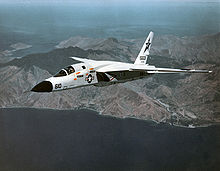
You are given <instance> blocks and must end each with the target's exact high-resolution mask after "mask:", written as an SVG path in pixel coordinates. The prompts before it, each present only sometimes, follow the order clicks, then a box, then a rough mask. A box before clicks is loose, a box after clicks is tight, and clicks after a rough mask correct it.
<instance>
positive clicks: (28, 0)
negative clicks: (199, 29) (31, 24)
mask: <svg viewBox="0 0 220 171" xmlns="http://www.w3.org/2000/svg"><path fill="white" fill-rule="evenodd" d="M150 1H151V2H183V1H185V2H220V0H139V1H136V0H0V3H90V4H91V5H92V4H94V3H96V4H97V3H98V4H103V3H104V4H105V3H123V2H124V3H143V2H150Z"/></svg>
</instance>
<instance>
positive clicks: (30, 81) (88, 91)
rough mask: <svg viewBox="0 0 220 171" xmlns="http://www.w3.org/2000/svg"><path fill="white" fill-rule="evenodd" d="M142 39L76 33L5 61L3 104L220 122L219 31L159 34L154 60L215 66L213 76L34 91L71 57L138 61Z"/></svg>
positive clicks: (163, 63) (157, 77) (161, 64)
mask: <svg viewBox="0 0 220 171" xmlns="http://www.w3.org/2000/svg"><path fill="white" fill-rule="evenodd" d="M143 41H144V39H141V40H130V39H124V40H117V39H115V38H108V39H91V38H82V37H72V38H70V39H68V40H65V41H62V42H61V43H60V44H59V45H57V46H56V48H57V49H55V50H53V51H51V52H48V53H41V54H31V55H28V56H25V57H23V58H21V59H14V60H11V61H10V62H6V63H2V64H0V79H1V83H0V107H36V108H53V109H81V108H88V109H92V110H96V111H98V112H100V114H104V115H111V116H115V117H120V118H124V117H135V118H139V119H151V120H155V121H158V122H169V123H170V122H172V123H173V124H176V125H184V126H189V125H195V126H201V125H207V124H213V123H219V122H220V65H219V64H220V50H219V47H220V33H218V34H215V35H205V36H201V37H182V38H180V37H175V36H155V39H154V41H153V45H152V51H151V56H150V58H149V63H150V64H153V65H155V66H158V67H173V68H175V67H181V68H196V69H210V70H212V71H213V73H211V74H161V75H154V76H151V77H149V78H144V79H141V80H136V81H131V82H127V83H123V84H117V85H111V86H107V87H95V86H90V87H83V88H77V89H72V90H66V91H62V92H54V93H34V92H30V91H29V90H30V89H31V88H32V87H33V86H34V85H35V84H36V83H38V82H40V81H42V80H44V79H45V78H48V77H49V76H51V75H53V74H55V73H56V72H57V71H58V70H59V69H60V68H63V67H64V66H66V65H69V64H71V63H76V61H73V60H71V59H69V58H68V57H69V56H81V57H87V58H91V59H97V60H116V61H124V62H133V61H134V60H135V58H136V56H137V54H138V52H139V49H140V48H141V46H142V43H143Z"/></svg>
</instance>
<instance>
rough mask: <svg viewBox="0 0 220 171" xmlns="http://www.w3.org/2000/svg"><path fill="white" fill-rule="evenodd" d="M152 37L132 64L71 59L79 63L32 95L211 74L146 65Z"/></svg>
mask: <svg viewBox="0 0 220 171" xmlns="http://www.w3.org/2000/svg"><path fill="white" fill-rule="evenodd" d="M153 36H154V33H153V32H150V33H149V35H148V37H147V39H146V41H145V42H144V45H143V47H142V48H141V51H140V52H139V54H138V56H137V58H136V60H135V62H134V63H133V64H132V63H124V62H116V61H96V60H91V59H85V58H79V57H70V58H72V59H74V60H77V61H80V62H81V63H78V64H73V65H70V66H67V67H65V68H64V69H61V70H60V72H58V73H57V74H56V75H54V76H53V77H50V78H48V79H46V80H45V81H43V82H40V83H39V84H37V85H36V86H35V87H33V88H32V90H31V91H34V92H52V91H58V90H66V89H72V88H77V87H83V86H90V85H94V86H107V85H111V84H116V83H124V82H126V81H131V80H135V79H140V78H144V77H147V76H151V75H152V74H161V73H211V72H212V71H208V70H195V69H171V68H157V67H155V66H153V65H149V64H147V58H148V56H149V52H150V48H151V43H152V39H153Z"/></svg>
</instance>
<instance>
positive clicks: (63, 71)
mask: <svg viewBox="0 0 220 171" xmlns="http://www.w3.org/2000/svg"><path fill="white" fill-rule="evenodd" d="M74 72H75V69H74V68H73V67H72V66H68V67H66V68H64V69H61V71H60V72H58V73H57V74H56V75H55V76H54V77H63V76H66V75H69V74H72V73H74Z"/></svg>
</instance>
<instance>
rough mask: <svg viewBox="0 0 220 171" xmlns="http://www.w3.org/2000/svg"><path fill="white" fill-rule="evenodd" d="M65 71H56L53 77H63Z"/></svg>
mask: <svg viewBox="0 0 220 171" xmlns="http://www.w3.org/2000/svg"><path fill="white" fill-rule="evenodd" d="M66 75H67V74H66V71H65V70H64V69H62V70H61V71H60V72H58V73H57V74H56V75H55V76H54V77H63V76H66Z"/></svg>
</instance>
